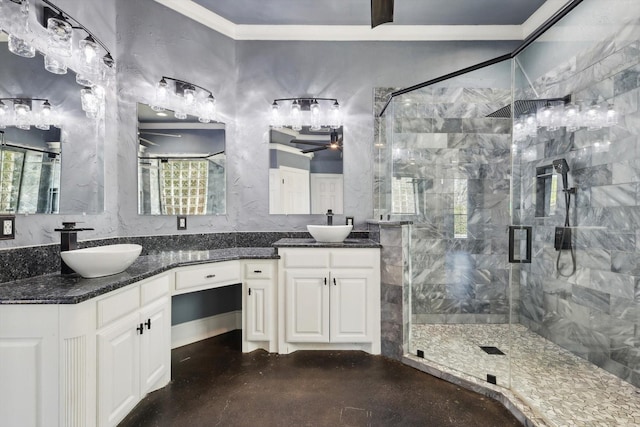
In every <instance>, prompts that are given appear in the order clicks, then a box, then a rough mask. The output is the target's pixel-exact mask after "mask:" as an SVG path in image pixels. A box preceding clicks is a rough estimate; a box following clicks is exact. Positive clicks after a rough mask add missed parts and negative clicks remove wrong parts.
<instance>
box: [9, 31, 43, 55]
mask: <svg viewBox="0 0 640 427" xmlns="http://www.w3.org/2000/svg"><path fill="white" fill-rule="evenodd" d="M9 51H10V52H11V53H13V54H16V55H18V56H22V57H24V58H33V57H34V56H36V48H35V47H33V46H31V45H30V44H28V43H27V42H25V41H24V40H22V39H21V38H19V37H16V36H14V35H13V34H9Z"/></svg>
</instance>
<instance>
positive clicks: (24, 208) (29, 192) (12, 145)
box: [0, 127, 60, 214]
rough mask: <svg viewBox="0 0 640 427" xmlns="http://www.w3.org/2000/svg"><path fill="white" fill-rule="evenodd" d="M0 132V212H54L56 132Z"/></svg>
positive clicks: (57, 167) (56, 200)
mask: <svg viewBox="0 0 640 427" xmlns="http://www.w3.org/2000/svg"><path fill="white" fill-rule="evenodd" d="M0 132H1V133H0V141H1V143H0V212H3V213H13V214H16V213H19V214H36V213H47V214H51V213H58V210H59V191H60V129H58V128H55V127H51V128H50V129H49V130H39V129H35V128H32V129H30V130H28V131H25V130H22V129H18V128H15V127H7V128H5V129H4V130H1V131H0Z"/></svg>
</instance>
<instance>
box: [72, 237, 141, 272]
mask: <svg viewBox="0 0 640 427" xmlns="http://www.w3.org/2000/svg"><path fill="white" fill-rule="evenodd" d="M141 251H142V246H140V245H135V244H121V245H106V246H96V247H94V248H85V249H76V250H73V251H65V252H61V253H60V256H61V257H62V260H63V261H64V262H65V263H66V264H67V265H68V266H69V267H71V268H72V269H73V271H75V272H76V273H78V274H79V275H81V276H82V277H86V278H93V277H102V276H110V275H112V274H116V273H120V272H122V271H124V270H126V269H127V267H129V266H130V265H131V264H132V263H133V261H135V260H136V258H138V255H140V252H141Z"/></svg>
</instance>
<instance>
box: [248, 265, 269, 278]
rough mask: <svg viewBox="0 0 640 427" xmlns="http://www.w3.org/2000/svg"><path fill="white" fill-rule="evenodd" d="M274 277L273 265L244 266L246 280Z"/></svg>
mask: <svg viewBox="0 0 640 427" xmlns="http://www.w3.org/2000/svg"><path fill="white" fill-rule="evenodd" d="M272 277H273V263H265V262H262V263H261V262H248V263H246V264H245V265H244V278H245V279H271V278H272Z"/></svg>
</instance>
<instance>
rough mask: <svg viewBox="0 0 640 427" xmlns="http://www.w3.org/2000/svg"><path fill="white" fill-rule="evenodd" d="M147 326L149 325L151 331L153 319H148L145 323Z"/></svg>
mask: <svg viewBox="0 0 640 427" xmlns="http://www.w3.org/2000/svg"><path fill="white" fill-rule="evenodd" d="M144 324H145V325H147V329H151V319H147V321H146V322H144Z"/></svg>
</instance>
